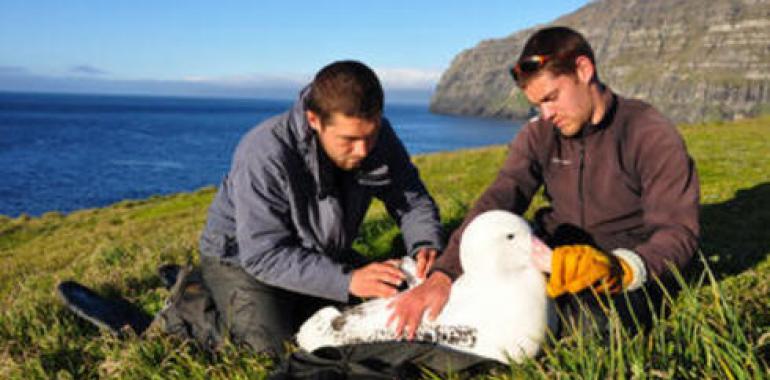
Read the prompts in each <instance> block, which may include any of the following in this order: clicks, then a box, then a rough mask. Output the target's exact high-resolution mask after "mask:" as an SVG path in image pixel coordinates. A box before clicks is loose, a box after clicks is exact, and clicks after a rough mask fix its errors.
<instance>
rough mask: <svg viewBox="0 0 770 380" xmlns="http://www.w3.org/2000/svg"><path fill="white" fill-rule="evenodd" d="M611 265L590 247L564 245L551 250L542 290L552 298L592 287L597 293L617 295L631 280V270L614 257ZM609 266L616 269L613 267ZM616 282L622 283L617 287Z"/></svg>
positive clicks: (600, 253)
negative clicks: (547, 276) (548, 268)
mask: <svg viewBox="0 0 770 380" xmlns="http://www.w3.org/2000/svg"><path fill="white" fill-rule="evenodd" d="M615 258H616V259H617V262H618V263H619V266H620V267H619V268H618V267H617V265H618V264H613V262H614V261H615V260H611V257H610V256H609V254H607V253H604V252H601V251H599V250H597V249H596V248H594V247H591V246H590V245H566V246H562V247H558V248H556V249H554V250H553V258H552V259H551V267H552V268H551V277H550V279H549V280H548V285H547V286H546V290H547V292H548V296H550V297H551V298H556V297H558V296H560V295H562V294H564V293H566V292H569V293H577V292H579V291H581V290H583V289H586V288H588V287H590V286H593V288H594V290H596V291H597V292H599V293H603V292H605V291H609V292H610V293H618V292H620V291H621V290H622V289H623V288H624V287H626V286H628V285H629V284H630V283H631V282H632V281H633V278H634V275H633V272H632V271H631V267H630V266H629V265H628V263H626V262H625V261H624V260H623V259H621V258H619V257H616V256H615ZM613 265H615V266H616V267H615V268H613ZM619 279H622V282H621V283H620V284H618V282H619Z"/></svg>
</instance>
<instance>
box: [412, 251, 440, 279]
mask: <svg viewBox="0 0 770 380" xmlns="http://www.w3.org/2000/svg"><path fill="white" fill-rule="evenodd" d="M436 256H438V251H436V249H435V248H421V249H420V251H419V252H417V255H415V258H416V259H417V273H416V275H417V278H419V279H421V280H424V279H425V275H426V274H428V271H429V270H430V268H431V267H432V266H433V263H434V262H435V261H436Z"/></svg>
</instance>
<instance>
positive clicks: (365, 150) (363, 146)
mask: <svg viewBox="0 0 770 380" xmlns="http://www.w3.org/2000/svg"><path fill="white" fill-rule="evenodd" d="M370 150H371V144H370V143H369V142H368V141H367V140H366V139H361V140H358V141H356V142H354V143H353V155H355V156H357V157H366V155H367V154H369V151H370Z"/></svg>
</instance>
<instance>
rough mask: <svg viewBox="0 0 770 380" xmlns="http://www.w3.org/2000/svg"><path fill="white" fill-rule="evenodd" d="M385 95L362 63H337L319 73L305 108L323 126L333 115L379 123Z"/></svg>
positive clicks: (373, 76) (375, 76)
mask: <svg viewBox="0 0 770 380" xmlns="http://www.w3.org/2000/svg"><path fill="white" fill-rule="evenodd" d="M382 106H383V93H382V86H381V85H380V81H379V79H377V75H376V74H375V73H374V71H372V69H370V68H369V67H368V66H366V65H364V64H363V63H361V62H358V61H337V62H333V63H331V64H329V65H327V66H326V67H324V68H322V69H321V71H319V72H318V73H317V74H316V76H315V78H314V79H313V83H312V84H311V85H310V93H309V94H308V96H307V98H306V102H305V108H306V109H307V110H309V111H312V112H314V113H315V114H317V115H318V116H319V117H320V118H321V121H322V122H323V123H326V122H328V121H329V118H331V115H332V113H335V112H338V113H342V114H343V115H345V116H348V117H357V118H362V119H366V120H375V119H378V118H379V117H380V116H381V115H382Z"/></svg>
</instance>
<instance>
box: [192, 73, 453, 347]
mask: <svg viewBox="0 0 770 380" xmlns="http://www.w3.org/2000/svg"><path fill="white" fill-rule="evenodd" d="M382 109H383V91H382V87H381V86H380V83H379V80H378V79H377V77H376V75H375V74H374V72H373V71H372V70H371V69H369V68H368V67H367V66H365V65H363V64H361V63H359V62H355V61H340V62H334V63H332V64H330V65H328V66H326V67H324V68H323V69H322V70H321V71H319V72H318V74H317V75H316V76H315V78H314V80H313V82H312V83H311V84H310V85H309V86H308V87H307V88H305V89H304V90H303V91H302V92H301V94H300V97H299V100H298V101H297V102H296V103H295V104H294V106H293V108H292V109H291V110H289V111H288V112H286V113H283V114H281V115H278V116H275V117H273V118H271V119H269V120H267V121H265V122H263V123H262V124H260V125H258V126H257V127H256V128H254V129H252V130H251V131H250V132H248V133H247V134H246V135H245V137H243V139H242V140H241V141H240V143H239V144H238V147H237V148H236V151H235V154H234V157H233V161H232V166H231V168H230V171H229V173H228V174H227V176H226V177H225V179H224V180H223V182H222V184H221V187H220V188H219V191H218V193H217V195H216V197H215V199H214V201H213V203H212V205H211V207H210V209H209V213H208V220H207V222H206V227H205V229H204V231H203V234H202V236H201V241H200V248H201V271H202V275H203V281H204V284H205V285H206V287H207V288H208V289H209V291H210V292H211V295H212V298H213V300H214V303H215V305H216V308H217V311H218V313H219V318H220V322H221V323H222V324H223V326H222V327H223V328H224V329H225V331H228V332H229V333H230V336H231V337H232V339H233V340H234V341H236V342H242V343H246V344H248V345H249V346H251V348H253V349H254V350H257V351H265V352H270V353H273V354H280V353H281V352H282V349H283V342H284V341H285V340H287V339H289V338H290V337H291V336H292V335H293V334H294V333H295V332H296V331H297V329H298V328H299V326H300V325H301V323H302V322H303V321H304V320H305V319H306V318H307V317H308V316H310V315H311V314H312V313H313V312H315V311H316V310H318V309H319V308H320V307H323V306H327V305H329V304H346V303H349V302H351V300H352V299H355V297H386V296H391V295H393V294H395V293H396V287H397V286H398V285H399V284H400V283H401V281H402V279H403V275H402V273H401V271H400V270H398V269H397V268H396V267H395V266H394V265H393V263H389V262H375V263H366V260H365V259H364V258H363V257H362V256H361V255H360V254H358V253H357V252H355V251H354V250H352V249H351V245H352V242H353V240H354V238H355V236H356V234H357V232H358V229H359V227H360V226H361V223H362V222H363V219H364V215H365V213H366V210H367V209H368V207H369V204H370V203H371V201H372V198H373V197H376V198H379V199H381V200H382V201H383V202H384V203H385V206H386V207H387V209H388V212H389V213H390V215H391V216H392V217H393V218H395V219H396V221H397V222H398V225H399V226H400V228H401V231H402V233H403V237H404V242H405V244H406V249H407V252H408V253H409V254H411V255H414V256H415V258H416V259H417V263H418V275H420V276H422V277H424V275H425V273H426V271H427V270H428V268H429V267H430V266H431V265H432V263H433V261H434V259H435V257H436V254H437V251H438V250H439V249H441V248H442V231H441V225H440V223H439V215H438V209H437V207H436V204H435V202H434V201H433V199H432V198H431V197H430V195H429V194H428V192H427V190H426V189H425V186H424V185H423V183H422V182H421V180H420V178H419V176H418V173H417V169H416V168H415V167H414V165H412V163H411V161H410V160H409V156H408V154H407V152H406V150H405V149H404V146H403V144H402V143H401V141H400V140H399V139H398V137H397V136H396V134H395V133H394V131H393V129H392V128H391V126H390V123H389V122H388V120H387V119H385V118H384V117H383V116H382ZM351 296H354V297H351Z"/></svg>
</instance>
